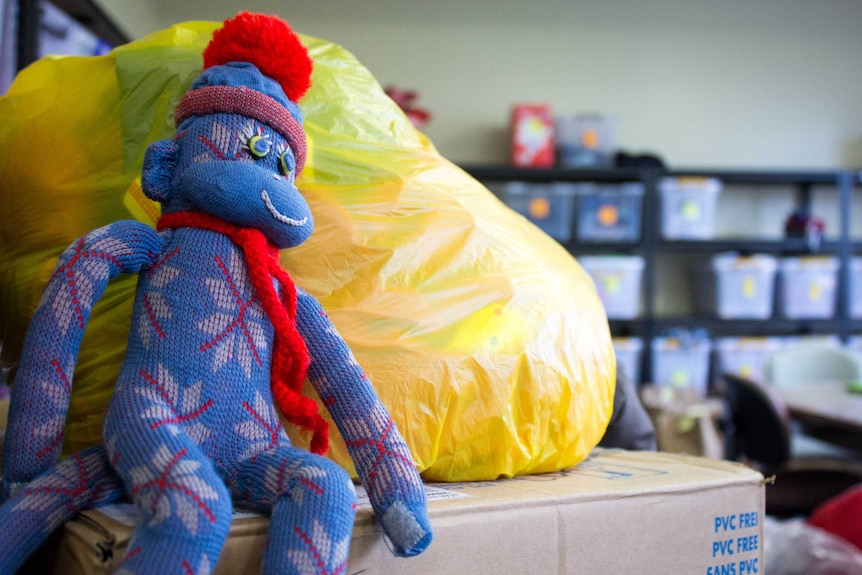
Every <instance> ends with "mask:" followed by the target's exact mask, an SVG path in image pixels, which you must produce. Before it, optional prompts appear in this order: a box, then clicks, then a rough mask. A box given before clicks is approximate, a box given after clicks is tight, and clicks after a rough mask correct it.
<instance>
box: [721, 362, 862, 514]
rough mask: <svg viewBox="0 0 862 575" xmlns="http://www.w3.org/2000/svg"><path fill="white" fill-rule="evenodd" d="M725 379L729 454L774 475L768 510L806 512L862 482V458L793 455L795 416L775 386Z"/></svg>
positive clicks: (768, 492)
mask: <svg viewBox="0 0 862 575" xmlns="http://www.w3.org/2000/svg"><path fill="white" fill-rule="evenodd" d="M722 379H723V386H724V390H723V391H724V400H725V406H726V410H727V412H726V414H725V422H724V423H725V425H724V428H725V429H724V432H725V443H726V453H727V459H731V460H735V461H741V462H743V463H745V464H747V465H749V466H751V467H754V468H756V469H758V470H759V471H761V473H763V475H764V476H765V477H771V476H774V477H775V480H774V482H772V483H767V485H766V512H767V513H768V514H770V515H774V516H778V517H791V516H796V515H807V514H808V513H810V512H811V510H812V509H814V508H815V507H816V506H817V505H819V504H820V503H822V502H824V501H826V500H827V499H829V498H830V497H833V496H835V495H837V494H838V493H841V492H842V491H844V490H845V489H847V488H849V487H851V486H853V485H858V484H862V464H860V463H859V462H854V461H847V460H841V459H827V458H801V457H793V456H792V455H791V449H790V416H789V414H788V412H787V407H786V406H785V405H784V402H783V401H782V400H781V397H780V396H778V394H777V393H776V392H775V390H774V389H772V388H770V386H768V385H764V384H762V383H760V382H757V381H754V380H752V379H748V378H746V377H743V376H741V375H738V374H733V373H726V374H724V376H723V378H722Z"/></svg>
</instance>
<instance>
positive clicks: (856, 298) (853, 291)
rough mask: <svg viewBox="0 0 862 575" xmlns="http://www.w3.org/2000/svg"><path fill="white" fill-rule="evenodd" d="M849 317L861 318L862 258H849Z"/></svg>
mask: <svg viewBox="0 0 862 575" xmlns="http://www.w3.org/2000/svg"><path fill="white" fill-rule="evenodd" d="M850 317H852V318H853V319H860V318H862V258H860V257H855V258H850Z"/></svg>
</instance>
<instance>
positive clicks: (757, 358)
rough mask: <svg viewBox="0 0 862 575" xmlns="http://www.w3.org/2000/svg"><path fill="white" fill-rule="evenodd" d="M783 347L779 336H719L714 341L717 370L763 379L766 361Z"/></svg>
mask: <svg viewBox="0 0 862 575" xmlns="http://www.w3.org/2000/svg"><path fill="white" fill-rule="evenodd" d="M783 347H784V342H783V341H782V339H781V338H779V337H722V338H719V339H717V340H716V341H715V350H716V361H717V362H718V366H719V367H718V371H719V372H721V373H727V372H729V373H737V374H739V375H742V376H744V377H750V378H754V379H757V380H759V381H760V380H763V379H764V377H765V375H766V373H765V368H766V362H767V361H768V360H769V358H770V356H772V354H773V353H775V352H776V351H779V350H781V349H782V348H783Z"/></svg>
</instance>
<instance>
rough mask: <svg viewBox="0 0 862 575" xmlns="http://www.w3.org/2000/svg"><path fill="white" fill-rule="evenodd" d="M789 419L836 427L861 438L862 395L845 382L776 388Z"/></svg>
mask: <svg viewBox="0 0 862 575" xmlns="http://www.w3.org/2000/svg"><path fill="white" fill-rule="evenodd" d="M775 389H776V390H777V391H778V392H779V394H780V395H781V397H782V399H784V402H785V403H786V404H787V410H788V411H789V412H790V415H791V417H795V418H798V419H803V420H811V421H816V422H819V423H825V424H829V425H833V426H838V427H842V428H844V429H846V430H847V431H850V432H853V433H858V434H860V437H862V394H860V393H851V392H850V391H848V390H847V384H846V383H844V382H837V381H829V382H822V383H811V384H806V385H794V386H786V387H782V386H776V388H775Z"/></svg>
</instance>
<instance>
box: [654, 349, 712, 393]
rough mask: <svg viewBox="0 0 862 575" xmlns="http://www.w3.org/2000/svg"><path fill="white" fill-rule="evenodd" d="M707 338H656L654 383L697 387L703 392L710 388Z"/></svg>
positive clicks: (667, 385)
mask: <svg viewBox="0 0 862 575" xmlns="http://www.w3.org/2000/svg"><path fill="white" fill-rule="evenodd" d="M711 350H712V344H711V343H710V341H709V340H706V339H696V338H679V337H657V338H655V339H653V340H652V372H653V382H652V383H653V385H655V386H657V387H677V388H693V389H694V390H696V391H697V393H699V394H700V395H701V396H705V395H706V394H707V391H708V388H709V356H710V352H711Z"/></svg>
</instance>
